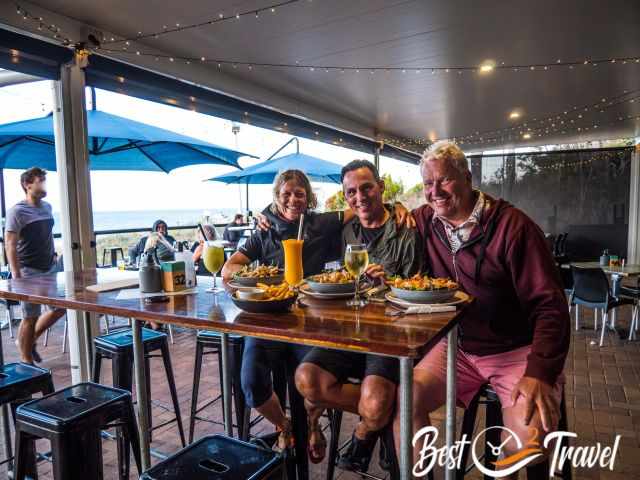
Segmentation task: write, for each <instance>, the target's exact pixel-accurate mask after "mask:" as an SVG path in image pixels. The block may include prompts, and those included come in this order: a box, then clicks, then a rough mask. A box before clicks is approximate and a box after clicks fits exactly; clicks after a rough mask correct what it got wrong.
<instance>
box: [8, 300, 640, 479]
mask: <svg viewBox="0 0 640 480" xmlns="http://www.w3.org/2000/svg"><path fill="white" fill-rule="evenodd" d="M630 313H631V312H630V309H627V308H626V307H625V308H623V309H622V311H621V313H620V314H619V316H618V317H619V320H618V325H619V326H620V327H621V328H622V329H624V328H626V327H627V325H628V323H629V318H630ZM0 314H3V312H0ZM582 324H583V325H584V326H585V327H584V328H582V329H581V330H580V331H578V332H575V331H574V333H573V339H572V344H571V352H570V354H569V357H568V360H567V365H566V378H567V384H566V401H567V407H568V417H569V430H570V431H573V432H576V433H577V434H578V439H579V440H578V442H576V444H584V445H594V444H595V443H596V442H601V443H603V444H607V445H610V444H612V443H613V439H614V436H615V435H621V436H622V439H621V443H620V449H619V452H618V455H617V457H616V462H615V467H614V469H613V471H609V470H598V469H584V468H583V469H578V470H576V471H575V472H574V478H575V479H589V480H598V479H600V480H631V479H636V478H640V448H639V447H640V342H638V341H634V342H627V341H626V340H620V339H618V338H617V337H616V336H615V334H614V333H610V334H608V336H607V338H606V345H605V346H604V347H602V348H599V347H598V346H597V344H593V343H592V342H593V341H594V340H595V339H596V336H595V333H594V331H593V329H592V325H593V317H592V315H591V313H590V312H588V311H587V312H583V317H582ZM587 327H588V328H587ZM2 335H3V348H4V352H5V360H6V361H7V362H11V361H15V360H16V358H17V356H16V349H15V345H14V343H13V340H11V339H10V338H9V335H8V331H7V330H6V329H5V330H3V331H2ZM61 345H62V323H61V322H60V323H59V324H58V325H57V326H56V327H55V328H54V329H53V330H52V333H51V338H50V342H49V345H48V346H47V347H44V346H43V345H42V341H40V347H39V351H40V353H41V355H42V357H43V358H44V362H43V364H42V366H44V367H45V368H49V369H51V370H52V372H53V376H54V383H55V386H56V388H62V387H65V386H67V385H69V384H70V370H69V357H68V354H62V352H61ZM194 350H195V333H194V332H193V331H190V330H184V329H178V330H177V331H176V332H175V344H174V345H172V346H171V355H172V361H173V367H174V371H175V375H176V379H175V380H176V387H177V390H178V396H179V400H180V408H181V410H182V415H183V422H184V426H185V430H186V429H187V428H188V411H189V406H190V401H191V388H192V383H193V382H192V375H193V364H194ZM152 362H156V363H155V365H154V364H153V363H152V368H151V371H152V382H153V383H152V398H153V399H154V407H153V413H154V422H158V423H159V422H161V421H162V420H163V419H167V418H169V417H170V416H171V414H170V413H167V412H166V411H165V408H163V406H168V405H170V400H169V399H170V397H169V393H168V389H167V384H166V380H165V377H164V369H163V368H162V366H161V360H160V359H154V360H152ZM217 371H218V369H217V365H215V359H214V358H213V357H211V356H208V357H205V364H204V367H203V377H202V383H201V389H200V392H201V397H200V398H201V399H202V400H204V399H205V398H206V397H208V398H210V397H211V395H217V393H218V389H217V382H218V378H217ZM102 378H103V380H104V381H105V382H106V383H107V384H108V383H109V382H110V379H111V369H110V366H109V365H108V364H107V363H105V365H104V367H103V373H102ZM208 412H209V415H210V416H211V417H212V418H215V419H217V420H220V419H221V408H220V406H218V405H214V406H212V407H210V408H209V409H208ZM458 412H459V418H460V417H461V414H462V411H461V410H459V411H458ZM442 413H443V412H442V411H439V412H437V414H436V415H435V420H436V425H437V426H441V423H442V419H443V416H442ZM345 419H347V420H348V422H347V421H345V424H344V425H343V428H342V432H343V433H342V435H343V436H344V440H346V439H347V438H348V436H349V435H350V434H351V428H352V425H353V422H354V421H355V417H353V416H350V415H345ZM264 425H265V424H264V423H262V424H260V428H266V427H265V426H264ZM214 432H222V427H220V426H217V425H212V424H207V423H199V424H197V425H196V438H197V437H198V436H201V435H204V434H207V433H214ZM152 447H153V448H154V449H157V450H159V451H162V452H173V451H175V450H177V449H178V448H179V447H180V442H179V436H178V434H177V428H176V427H175V424H173V425H169V426H167V427H164V428H162V429H161V430H158V431H156V432H154V441H153V444H152ZM103 448H104V465H105V478H106V479H115V478H116V470H115V463H116V456H115V442H113V441H110V440H105V441H104V442H103ZM46 449H47V445H46V444H45V443H44V442H40V444H39V450H42V451H44V450H46ZM374 458H377V457H374ZM153 461H154V462H156V461H157V460H155V459H154V460H153ZM375 463H376V462H375V461H374V462H373V464H375ZM373 467H376V468H373ZM134 471H135V469H134ZM324 471H325V465H324V464H321V465H318V466H313V468H312V472H311V473H312V475H311V478H313V479H314V480H315V479H318V480H319V479H323V478H324ZM39 472H40V474H41V475H40V478H42V479H50V478H51V465H50V464H49V463H47V462H43V463H40V464H39ZM371 472H372V473H375V472H378V473H379V469H377V465H373V466H372V469H371ZM5 475H6V469H5V467H0V478H5ZM436 477H437V478H441V477H442V472H437V474H436ZM468 477H469V478H474V479H475V478H480V475H479V474H478V472H473V473H472V474H469V475H468ZM131 478H137V476H136V475H135V474H133V473H132V475H131ZM336 478H340V479H351V478H354V479H355V478H360V477H358V476H356V475H353V474H350V473H347V472H341V473H339V474H337V475H336Z"/></svg>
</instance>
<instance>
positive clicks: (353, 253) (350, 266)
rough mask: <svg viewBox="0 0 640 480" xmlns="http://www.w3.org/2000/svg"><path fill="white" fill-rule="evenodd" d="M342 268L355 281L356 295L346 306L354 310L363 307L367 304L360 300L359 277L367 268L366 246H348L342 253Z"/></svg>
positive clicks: (355, 244)
mask: <svg viewBox="0 0 640 480" xmlns="http://www.w3.org/2000/svg"><path fill="white" fill-rule="evenodd" d="M344 266H345V267H346V268H347V271H348V272H349V273H350V274H351V275H353V277H354V278H355V280H356V293H355V295H354V297H353V299H352V300H349V301H348V302H347V305H348V306H350V307H354V308H360V307H363V306H364V305H366V304H367V302H366V301H365V300H364V299H361V298H360V277H361V276H362V274H363V273H364V272H365V270H366V269H367V267H368V266H369V252H367V246H366V245H365V244H363V243H350V244H348V245H347V249H346V250H345V253H344Z"/></svg>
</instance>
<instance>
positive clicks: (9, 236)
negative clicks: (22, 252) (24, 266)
mask: <svg viewBox="0 0 640 480" xmlns="http://www.w3.org/2000/svg"><path fill="white" fill-rule="evenodd" d="M4 247H5V249H6V252H7V260H9V269H10V270H11V276H12V277H13V278H20V262H19V261H18V234H17V233H16V232H9V231H7V232H5V235H4Z"/></svg>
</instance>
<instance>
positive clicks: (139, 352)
mask: <svg viewBox="0 0 640 480" xmlns="http://www.w3.org/2000/svg"><path fill="white" fill-rule="evenodd" d="M131 320H132V321H131V330H132V333H133V371H134V376H135V380H136V398H137V401H138V428H139V429H140V432H139V433H140V453H141V457H142V471H146V470H148V469H149V467H151V457H150V445H149V443H150V442H149V421H148V420H149V412H148V409H149V399H148V398H147V388H146V384H147V381H146V373H145V368H144V346H143V344H142V323H143V322H141V321H140V320H136V319H135V318H133V319H131Z"/></svg>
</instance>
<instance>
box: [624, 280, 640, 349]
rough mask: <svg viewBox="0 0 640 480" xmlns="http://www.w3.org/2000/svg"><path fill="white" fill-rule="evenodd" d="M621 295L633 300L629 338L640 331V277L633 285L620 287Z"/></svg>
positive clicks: (632, 338) (631, 338) (632, 337)
mask: <svg viewBox="0 0 640 480" xmlns="http://www.w3.org/2000/svg"><path fill="white" fill-rule="evenodd" d="M620 296H621V297H625V298H630V299H631V300H632V301H633V313H632V314H631V324H630V325H629V340H634V339H635V338H636V332H637V331H638V317H639V316H640V277H637V278H636V284H635V285H633V286H630V285H622V286H621V287H620Z"/></svg>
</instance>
